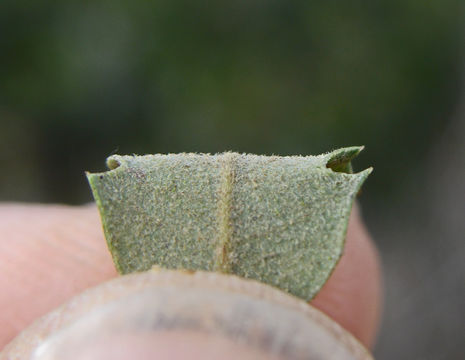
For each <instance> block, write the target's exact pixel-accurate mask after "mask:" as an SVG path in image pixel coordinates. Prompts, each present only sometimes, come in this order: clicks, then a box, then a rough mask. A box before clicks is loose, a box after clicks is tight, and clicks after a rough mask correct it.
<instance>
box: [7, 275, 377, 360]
mask: <svg viewBox="0 0 465 360" xmlns="http://www.w3.org/2000/svg"><path fill="white" fill-rule="evenodd" d="M80 308H81V309H80ZM82 309H84V310H82ZM71 312H74V313H75V314H74V315H70V313H71ZM63 314H66V317H67V319H66V321H62V323H61V324H60V322H59V321H58V323H57V324H58V325H56V326H55V328H53V327H52V329H51V328H50V320H49V321H48V322H47V321H46V322H45V324H48V325H46V326H48V330H45V331H44V330H43V329H42V330H41V331H39V330H40V329H39V330H38V328H37V326H36V327H35V329H32V332H31V331H30V332H29V333H27V332H26V334H25V335H24V334H23V336H22V338H21V337H20V338H19V339H18V340H17V341H16V342H15V343H14V344H12V346H10V347H9V351H12V350H15V349H16V350H18V348H19V349H20V350H21V341H23V346H24V341H26V340H27V341H29V344H33V345H32V346H31V349H30V350H29V351H30V352H29V354H30V355H32V359H34V360H52V359H64V360H67V359H73V360H81V359H102V358H112V359H118V360H119V359H153V358H156V359H181V358H182V359H186V358H190V359H202V360H206V359H218V358H221V359H233V358H234V359H237V358H240V359H276V360H278V359H317V360H318V359H329V358H331V359H345V360H347V359H371V356H370V354H369V352H368V351H367V350H366V349H365V348H363V346H362V345H360V344H359V343H358V342H357V340H355V339H354V338H353V337H352V336H351V335H350V334H348V333H347V332H345V331H344V330H343V329H342V328H341V327H340V326H338V325H337V324H336V323H334V322H333V321H332V320H330V319H329V318H327V317H326V316H325V315H323V314H322V313H320V312H319V311H318V310H316V309H315V308H313V307H311V306H310V305H308V304H307V303H305V302H303V301H301V300H298V299H296V298H294V297H291V296H290V295H287V294H285V293H284V292H282V291H279V290H276V289H274V288H272V287H270V286H268V285H263V284H260V283H257V282H255V281H250V280H245V279H240V278H237V277H234V276H226V275H220V274H214V273H203V272H197V273H194V274H187V273H181V272H177V271H162V272H146V273H140V274H136V275H128V276H123V277H120V278H118V279H115V280H112V281H110V282H108V283H106V284H103V285H101V286H99V287H97V288H94V289H92V290H91V291H88V292H87V293H85V294H83V295H81V296H80V297H77V298H76V299H74V300H72V301H71V302H70V303H69V304H67V305H65V306H64V307H63V308H62V309H59V310H58V311H57V312H55V313H52V314H50V315H49V316H48V317H49V318H51V319H53V318H55V319H56V318H57V316H58V317H59V316H63ZM34 331H35V332H36V333H38V332H39V333H40V334H41V338H40V339H38V338H37V336H36V337H34ZM44 334H45V335H44ZM23 350H24V349H23ZM26 353H27V351H23V354H26ZM2 355H3V354H2ZM2 355H0V359H2ZM28 358H31V357H28Z"/></svg>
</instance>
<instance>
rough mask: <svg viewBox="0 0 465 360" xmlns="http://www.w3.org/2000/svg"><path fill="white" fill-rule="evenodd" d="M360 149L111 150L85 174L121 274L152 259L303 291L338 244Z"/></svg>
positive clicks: (312, 289) (311, 292)
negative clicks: (101, 167)
mask: <svg viewBox="0 0 465 360" xmlns="http://www.w3.org/2000/svg"><path fill="white" fill-rule="evenodd" d="M361 150H362V147H349V148H343V149H339V150H336V151H333V152H331V153H327V154H323V155H319V156H305V157H302V156H288V157H279V156H257V155H244V154H237V153H231V152H227V153H222V154H216V155H205V154H170V155H145V156H119V155H114V156H111V157H110V158H108V160H107V165H108V167H109V169H110V171H108V172H105V173H97V174H88V179H89V182H90V185H91V188H92V191H93V194H94V197H95V200H96V202H97V205H98V207H99V210H100V214H101V218H102V222H103V227H104V231H105V235H106V239H107V243H108V246H109V249H110V251H111V253H112V256H113V260H114V262H115V265H116V268H117V269H118V271H119V272H120V273H123V274H125V273H130V272H135V271H144V270H148V269H150V268H151V267H152V266H154V265H157V266H160V267H163V268H168V269H189V270H207V271H218V272H223V273H233V274H236V275H239V276H243V277H246V278H251V279H255V280H259V281H261V282H264V283H267V284H270V285H273V286H276V287H278V288H280V289H282V290H285V291H287V292H289V293H291V294H293V295H296V296H298V297H300V298H303V299H306V300H309V299H311V298H312V297H313V296H315V294H316V293H317V292H318V291H319V290H320V289H321V287H322V286H323V284H324V283H325V282H326V280H327V279H328V277H329V275H330V274H331V272H332V271H333V269H334V267H335V265H336V264H337V262H338V260H339V258H340V256H341V254H342V252H343V247H344V239H345V235H346V230H347V224H348V219H349V215H350V211H351V208H352V203H353V200H354V198H355V196H356V194H357V192H358V191H359V189H360V186H361V185H362V183H363V182H364V180H365V179H366V177H367V176H368V175H369V174H370V172H371V170H372V169H371V168H369V169H367V170H365V171H362V172H360V173H356V174H352V173H351V172H352V171H351V165H350V160H351V159H352V158H354V157H355V156H356V155H357V154H358V153H359V152H360V151H361Z"/></svg>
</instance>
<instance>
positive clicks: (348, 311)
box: [312, 205, 382, 347]
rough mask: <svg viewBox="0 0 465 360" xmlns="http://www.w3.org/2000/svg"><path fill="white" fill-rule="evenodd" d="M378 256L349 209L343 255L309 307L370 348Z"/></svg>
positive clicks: (377, 307) (375, 323)
mask: <svg viewBox="0 0 465 360" xmlns="http://www.w3.org/2000/svg"><path fill="white" fill-rule="evenodd" d="M380 263H381V262H380V256H379V253H378V250H377V248H376V246H375V244H374V242H373V241H372V239H371V237H370V235H369V233H368V231H367V229H366V227H365V225H364V223H363V221H362V218H361V214H360V209H359V207H358V205H355V206H354V208H353V209H352V213H351V216H350V220H349V226H348V230H347V237H346V245H345V250H344V255H343V256H342V257H341V259H340V261H339V263H338V265H337V266H336V269H335V270H334V272H333V274H332V275H331V277H330V278H329V280H328V282H327V283H326V284H325V286H324V287H323V289H322V290H321V291H320V293H319V294H318V295H317V296H316V297H315V299H314V300H312V305H314V306H315V307H317V308H319V309H320V310H322V311H323V312H325V313H326V314H327V315H329V316H330V317H331V318H333V319H334V320H336V321H337V322H338V323H339V324H341V325H342V326H343V327H344V328H345V329H346V330H348V331H350V332H351V333H352V334H353V335H355V337H357V338H358V339H359V340H360V341H361V342H362V343H363V344H364V345H365V346H367V347H372V346H373V345H374V343H375V339H376V333H377V330H378V327H379V323H380V317H381V316H380V315H381V304H382V277H381V266H380Z"/></svg>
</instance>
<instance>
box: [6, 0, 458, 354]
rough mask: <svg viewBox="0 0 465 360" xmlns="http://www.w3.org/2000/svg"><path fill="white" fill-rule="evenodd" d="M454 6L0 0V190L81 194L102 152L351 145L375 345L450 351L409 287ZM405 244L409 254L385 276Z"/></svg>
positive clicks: (448, 2) (445, 100)
mask: <svg viewBox="0 0 465 360" xmlns="http://www.w3.org/2000/svg"><path fill="white" fill-rule="evenodd" d="M464 19H465V18H464V11H463V6H462V4H461V2H460V1H456V0H442V1H420V0H402V1H400V0H371V1H305V2H304V1H276V0H268V1H261V0H248V1H242V0H238V1H234V2H223V1H217V2H214V1H197V2H193V1H187V0H170V1H168V0H157V1H152V2H148V1H129V0H113V1H61V2H58V1H52V0H36V1H34V2H31V1H24V0H15V1H13V0H3V1H2V3H1V5H0V122H1V123H0V124H1V128H0V165H1V175H0V200H2V201H40V202H60V203H69V204H81V203H84V202H88V201H91V196H90V192H89V189H88V186H87V183H86V180H85V177H84V171H85V170H90V171H97V170H103V169H104V161H105V158H106V157H107V156H108V155H110V154H112V153H121V154H132V153H136V154H143V153H167V152H183V151H196V152H219V151H224V150H234V151H239V152H252V153H259V154H279V155H287V154H304V155H305V154H317V153H321V152H326V151H329V150H331V149H334V148H337V147H340V146H348V145H359V144H364V145H366V151H365V152H364V153H363V154H362V155H361V156H360V158H359V159H357V160H356V161H355V164H354V167H355V169H362V168H365V167H367V166H371V165H373V166H374V168H375V172H374V173H373V175H372V176H371V177H370V179H369V180H368V182H367V183H366V186H365V187H364V192H363V195H362V197H361V199H360V201H361V203H362V205H363V207H364V209H365V215H366V218H367V221H368V225H369V227H370V230H371V231H372V233H373V234H374V235H375V238H376V239H377V241H378V245H379V247H380V249H381V253H382V254H383V256H384V259H385V272H386V284H387V300H386V303H387V310H386V316H385V319H386V320H385V322H384V326H383V329H382V332H381V335H380V340H379V343H378V347H377V349H376V354H377V356H378V357H379V358H385V359H390V358H398V359H402V358H405V359H412V358H418V359H420V358H421V359H429V358H431V359H433V358H434V359H439V358H441V357H440V356H442V355H444V354H446V355H447V354H448V355H447V356H446V357H445V358H448V359H450V358H455V356H456V355H457V354H461V352H462V351H463V350H465V346H464V345H463V344H461V342H460V341H463V337H462V338H460V333H461V334H462V335H463V334H464V333H465V325H463V324H462V325H460V324H458V325H457V326H458V328H457V327H451V324H450V323H445V324H442V323H439V322H438V321H439V320H438V319H439V318H441V317H442V313H441V312H438V313H437V316H438V318H436V317H434V316H436V315H434V314H433V315H431V313H430V314H429V315H428V316H427V317H426V318H421V315H424V314H417V313H416V312H415V311H417V312H418V311H419V310H418V308H417V307H416V306H414V305H415V303H416V302H421V303H423V304H424V309H425V310H424V311H425V312H428V311H429V310H431V309H429V306H436V305H434V304H435V294H434V293H432V294H429V293H428V294H426V295H425V294H423V293H420V294H419V295H418V294H417V295H412V294H411V293H408V291H409V289H411V288H412V286H413V287H414V286H415V284H417V280H418V279H420V280H418V281H421V279H423V277H422V275H421V274H423V275H424V276H427V274H428V273H427V272H428V271H429V270H430V269H431V267H434V266H435V264H436V265H437V263H435V262H434V261H433V260H431V261H426V263H423V262H421V261H422V259H423V260H424V259H433V258H435V256H437V254H438V252H437V251H438V249H437V248H435V247H434V246H435V245H434V244H436V242H435V238H433V236H432V235H431V234H433V233H434V234H439V235H438V236H439V237H441V236H443V235H444V234H443V233H442V232H441V228H440V227H439V226H436V227H434V231H432V228H430V226H434V224H433V225H432V222H431V217H434V215H431V212H430V209H431V208H432V207H436V205H435V204H433V205H431V204H430V203H428V204H429V205H427V204H425V199H429V198H430V197H431V196H430V195H431V194H432V192H434V191H436V190H432V188H434V186H435V185H434V184H437V183H438V182H437V181H436V180H435V178H434V174H432V171H431V169H432V168H433V167H434V166H440V165H441V164H442V163H443V160H444V158H441V157H440V155H438V157H437V159H436V160H435V162H434V164H432V160H431V159H432V154H440V153H441V152H440V151H439V150H438V151H437V149H438V148H440V147H441V146H443V145H441V144H442V143H443V142H444V137H445V136H446V135H445V134H447V131H451V130H448V129H449V128H450V127H451V126H454V125H453V123H454V121H455V120H454V119H455V118H456V117H457V116H456V114H457V109H458V108H459V104H460V103H461V96H462V95H461V91H460V89H461V87H462V83H463V81H462V72H463V69H462V68H463V52H464V51H463V50H464V49H463V45H464V37H463V30H464V29H463V20H464ZM452 133H456V131H452ZM446 137H447V136H446ZM446 142H447V141H446ZM462 142H463V139H458V140H457V142H456V144H458V145H457V146H459V145H460V144H461V143H462ZM457 146H456V147H453V149H452V151H455V149H456V148H457ZM433 157H434V156H433ZM457 159H459V160H461V159H462V158H461V157H457ZM454 166H455V167H457V166H458V165H457V163H455V165H454ZM446 183H447V182H446ZM458 183H459V184H460V182H458ZM438 191H439V190H438ZM439 192H440V191H439ZM439 192H438V193H439ZM439 198H441V196H439ZM464 200H465V199H463V198H462V201H464ZM445 211H447V210H445ZM409 215H410V216H409ZM411 215H413V216H411ZM444 226H445V225H444ZM454 234H455V235H457V234H456V233H454ZM454 234H452V235H450V237H451V238H454V236H455V235H454ZM462 234H463V233H462ZM428 236H430V238H428V239H429V240H427V237H428ZM462 237H463V235H462ZM428 244H429V245H428ZM442 244H444V241H443V242H442ZM454 244H455V242H454ZM428 246H429V247H428ZM444 246H445V245H444ZM417 249H421V251H419V252H418V251H417ZM441 249H443V248H441ZM444 249H445V248H444ZM444 249H443V250H441V251H443V253H444V254H446V255H445V256H447V254H450V253H451V252H456V251H457V249H456V248H452V247H449V248H448V249H449V250H444ZM461 249H462V250H463V248H461ZM406 253H407V254H417V255H418V259H419V260H418V261H419V262H418V264H419V265H418V266H416V265H412V264H417V263H414V260H412V258H413V257H414V256H410V257H409V258H406V261H407V262H409V265H412V266H414V269H413V270H412V268H406V269H405V273H402V272H399V274H397V273H395V271H396V269H397V270H398V269H399V268H401V267H402V265H405V263H404V262H402V261H400V259H402V257H401V254H406ZM459 253H460V254H462V253H461V252H459ZM441 254H442V253H441ZM399 261H400V262H401V265H399ZM438 261H439V263H442V261H443V259H439V260H438ZM391 269H392V270H393V271H394V273H393V272H391ZM412 274H414V275H415V276H413V275H412ZM410 275H412V276H411V277H409V276H410ZM406 276H407V278H406ZM406 279H407V280H406ZM462 280H463V278H462ZM402 281H404V282H403V283H402ZM405 281H407V282H405ZM408 281H411V283H409V282H408ZM438 281H439V282H441V279H439V280H438ZM458 281H459V280H458ZM429 285H430V284H428V286H429ZM456 285H457V284H455V282H454V283H453V284H452V285H451V286H456ZM431 286H433V285H431ZM433 287H434V286H433ZM447 289H449V290H451V289H452V288H447ZM453 289H456V288H455V287H454V288H453ZM454 291H455V290H454ZM415 294H416V293H415ZM462 295H465V294H464V293H463V290H459V292H457V291H455V292H454V294H453V298H454V299H455V300H454V301H458V302H460V301H461V300H463V301H465V300H464V299H463V298H462ZM412 297H413V298H412ZM405 299H407V300H405ZM406 304H407V305H406ZM408 304H410V305H408ZM454 304H456V303H454ZM446 305H447V306H446ZM446 305H444V306H446V307H448V308H449V310H450V307H451V306H449V305H450V304H446ZM402 306H404V307H405V306H407V310H406V309H403V310H402V311H403V314H405V313H406V312H407V313H409V311H413V312H414V313H413V314H412V313H411V312H410V314H411V319H410V320H411V321H410V322H409V320H408V316H400V315H399V307H402ZM408 306H410V307H411V309H410V308H408ZM454 306H455V305H454ZM408 309H410V310H408ZM415 309H417V310H415ZM450 311H452V310H450ZM417 315H418V316H417ZM457 316H462V319H463V313H460V314H457ZM431 317H433V318H431ZM406 318H407V320H405V319H406ZM402 321H404V322H403V323H402ZM399 322H400V323H399ZM441 324H442V325H441ZM415 326H416V327H415ZM460 326H461V327H460ZM404 331H405V336H403V337H400V336H399V335H398V334H399V332H404ZM410 334H417V335H415V336H414V335H410ZM409 336H412V337H413V340H412V341H409V340H408V339H409ZM454 339H457V340H454ZM460 339H461V340H460ZM444 342H446V343H447V346H446V350H447V349H449V350H448V351H449V353H447V351H446V352H442V351H441V352H439V349H440V348H444ZM457 358H458V357H457Z"/></svg>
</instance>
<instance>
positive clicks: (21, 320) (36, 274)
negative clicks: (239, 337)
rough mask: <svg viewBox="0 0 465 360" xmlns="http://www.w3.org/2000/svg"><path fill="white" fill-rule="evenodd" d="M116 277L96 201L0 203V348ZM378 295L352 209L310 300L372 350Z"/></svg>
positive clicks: (367, 246) (371, 257)
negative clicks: (336, 255)
mask: <svg viewBox="0 0 465 360" xmlns="http://www.w3.org/2000/svg"><path fill="white" fill-rule="evenodd" d="M115 276H117V273H116V270H115V268H114V265H113V262H112V260H111V256H110V253H109V252H108V249H107V247H106V243H105V239H104V237H103V232H102V228H101V224H100V218H99V216H98V212H97V209H96V208H95V206H93V205H88V206H80V207H70V206H60V205H25V204H3V205H0V289H2V290H1V291H0V309H2V311H0V324H2V327H0V349H2V348H3V346H4V345H5V344H7V343H8V342H9V341H10V340H11V339H12V338H14V337H15V336H16V335H17V334H18V333H19V332H20V331H21V330H22V329H24V328H25V327H27V326H28V325H29V324H31V323H32V322H33V321H34V320H35V319H37V318H38V317H40V316H42V315H44V314H46V313H48V312H50V311H51V310H53V309H54V308H56V307H58V306H59V305H61V304H62V303H63V302H65V301H67V300H69V299H70V298H71V297H73V296H74V295H76V294H79V293H81V292H82V291H83V290H85V289H87V288H89V287H92V286H95V285H97V284H99V283H101V282H104V281H106V280H108V279H111V278H113V277H115ZM381 293H382V290H381V280H380V265H379V256H378V253H377V251H376V248H375V246H374V245H373V242H372V240H371V238H370V236H369V235H368V232H367V231H366V228H365V226H364V225H363V222H362V220H361V217H360V213H359V210H358V208H357V207H354V209H353V211H352V214H351V217H350V221H349V227H348V232H347V237H346V246H345V250H344V255H343V256H342V258H341V260H340V261H339V263H338V265H337V266H336V268H335V270H334V272H333V274H332V275H331V277H330V279H329V280H328V282H327V283H326V284H325V286H324V287H323V289H322V290H321V291H320V293H319V294H318V295H317V296H316V298H315V299H313V300H312V302H311V303H312V305H313V306H315V307H317V308H319V309H320V310H322V311H323V312H324V313H326V314H327V315H329V316H330V317H331V318H333V319H334V320H335V321H336V322H338V323H339V324H340V325H342V327H344V328H345V329H346V330H348V331H349V332H351V333H352V334H353V335H354V336H355V337H357V338H358V339H359V340H360V341H361V342H362V343H363V344H364V345H365V346H367V347H369V348H370V347H372V346H373V343H374V340H375V336H376V330H377V328H378V324H379V318H380V309H381V306H380V304H381ZM189 336H190V337H189V339H191V337H192V336H193V335H189ZM189 339H188V338H185V339H184V340H183V341H187V342H189ZM191 343H192V341H191ZM197 343H198V344H199V347H200V346H202V345H201V343H200V342H193V344H194V345H193V346H195V344H197ZM166 344H168V342H167V343H166ZM225 346H226V345H225ZM228 346H229V345H228ZM165 350H166V351H165V352H164V353H163V354H167V355H166V356H168V355H169V354H170V350H171V349H170V348H169V347H168V348H167V349H165ZM173 350H176V351H178V350H179V349H173ZM238 350H239V349H238ZM236 355H237V354H236ZM166 358H169V357H166Z"/></svg>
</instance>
